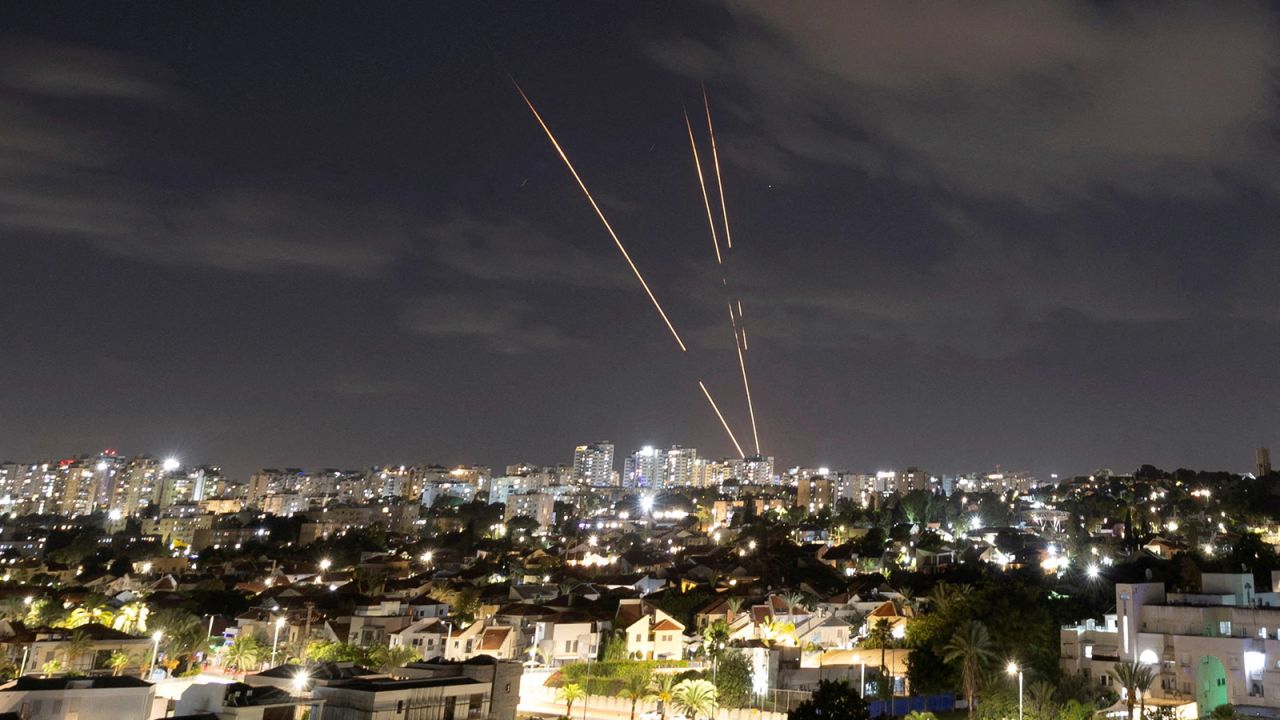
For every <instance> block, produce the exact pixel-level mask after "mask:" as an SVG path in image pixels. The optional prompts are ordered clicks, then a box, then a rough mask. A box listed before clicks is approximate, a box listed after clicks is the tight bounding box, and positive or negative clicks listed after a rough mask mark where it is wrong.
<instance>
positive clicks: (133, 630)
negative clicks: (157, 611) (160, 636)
mask: <svg viewBox="0 0 1280 720" xmlns="http://www.w3.org/2000/svg"><path fill="white" fill-rule="evenodd" d="M150 614H151V610H150V609H149V608H148V607H147V605H146V603H143V602H139V601H134V602H131V603H128V604H126V605H124V606H123V607H121V608H120V610H119V611H117V612H116V616H115V618H113V619H112V621H111V627H113V628H115V629H116V630H119V631H120V632H123V633H129V634H130V635H138V634H140V633H144V632H146V631H147V616H148V615H150Z"/></svg>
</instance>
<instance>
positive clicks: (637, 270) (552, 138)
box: [511, 79, 709, 397]
mask: <svg viewBox="0 0 1280 720" xmlns="http://www.w3.org/2000/svg"><path fill="white" fill-rule="evenodd" d="M511 84H512V85H515V86H516V92H518V93H520V97H521V98H524V103H525V104H526V105H528V106H529V112H531V113H533V117H534V119H535V120H537V121H538V124H539V125H541V126H542V131H543V132H544V133H546V134H547V139H548V140H550V141H551V145H552V146H553V147H554V148H555V149H556V152H557V153H558V154H559V155H560V159H561V160H563V161H564V164H565V167H567V168H569V172H570V173H571V174H572V175H573V179H574V180H577V181H578V187H580V188H582V193H583V194H584V195H586V196H587V202H589V203H591V208H592V209H593V210H595V211H596V216H597V217H599V218H600V222H601V223H603V224H604V229H605V230H608V231H609V236H610V237H612V238H613V242H614V244H616V245H617V246H618V252H620V253H622V257H623V259H625V260H626V261H627V265H630V266H631V272H633V273H635V276H636V280H639V281H640V287H642V288H644V291H645V294H646V295H648V296H649V300H650V301H652V302H653V307H654V309H656V310H657V311H658V315H660V316H662V322H664V323H666V324H667V329H668V330H670V331H671V336H672V337H674V338H675V339H676V344H677V345H679V346H680V352H686V351H687V348H686V347H685V346H684V341H683V340H681V339H680V333H678V332H676V326H675V325H672V324H671V319H670V318H668V317H667V313H666V312H665V311H664V310H663V309H662V304H661V303H659V302H658V298H657V297H656V296H654V294H653V290H650V289H649V283H647V282H645V280H644V276H643V275H641V274H640V268H638V267H636V264H635V261H633V260H632V259H631V255H630V253H628V252H627V249H626V248H625V247H623V245H622V241H621V240H619V239H618V234H617V233H616V232H614V231H613V226H612V225H610V224H609V220H608V219H607V218H605V216H604V211H602V210H601V209H600V206H599V205H597V204H596V199H595V198H594V197H592V196H591V191H590V190H588V189H587V184H586V183H584V182H583V181H582V177H581V176H579V175H578V171H577V170H576V169H574V167H573V163H571V162H569V156H568V155H566V154H565V152H564V148H562V147H560V143H559V142H558V141H557V140H556V136H555V135H553V134H552V133H551V128H549V127H547V123H546V122H544V121H543V120H542V116H541V115H539V114H538V109H537V108H535V107H534V106H533V101H531V100H530V99H529V96H528V95H525V93H524V89H523V88H521V87H520V83H517V82H516V81H515V79H512V80H511ZM708 397H709V396H708Z"/></svg>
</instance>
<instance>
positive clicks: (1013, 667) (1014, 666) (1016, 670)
mask: <svg viewBox="0 0 1280 720" xmlns="http://www.w3.org/2000/svg"><path fill="white" fill-rule="evenodd" d="M1005 672H1007V673H1009V674H1010V675H1017V676H1018V720H1022V668H1020V667H1018V663H1016V662H1013V661H1010V662H1009V666H1008V667H1006V668H1005Z"/></svg>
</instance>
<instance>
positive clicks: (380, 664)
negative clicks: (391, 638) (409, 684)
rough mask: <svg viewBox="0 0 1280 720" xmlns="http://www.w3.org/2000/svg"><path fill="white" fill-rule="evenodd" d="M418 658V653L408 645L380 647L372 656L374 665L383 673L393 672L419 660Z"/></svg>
mask: <svg viewBox="0 0 1280 720" xmlns="http://www.w3.org/2000/svg"><path fill="white" fill-rule="evenodd" d="M418 657H419V656H418V653H417V651H416V650H414V649H413V648H411V647H408V646H406V645H397V646H395V647H381V646H379V647H378V648H377V649H376V650H374V651H373V654H372V660H373V664H374V665H376V666H377V669H379V670H381V671H382V672H391V671H392V670H394V669H396V668H399V667H404V666H405V665H408V664H409V663H411V662H413V661H414V660H417V659H418Z"/></svg>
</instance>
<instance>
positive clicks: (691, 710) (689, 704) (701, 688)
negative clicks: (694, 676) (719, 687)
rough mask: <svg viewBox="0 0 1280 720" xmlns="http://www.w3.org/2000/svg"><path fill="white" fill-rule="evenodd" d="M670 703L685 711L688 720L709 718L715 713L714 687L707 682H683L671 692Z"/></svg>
mask: <svg viewBox="0 0 1280 720" xmlns="http://www.w3.org/2000/svg"><path fill="white" fill-rule="evenodd" d="M671 701H672V703H673V704H674V705H675V706H676V707H678V708H680V709H681V710H684V711H685V714H686V715H688V716H689V720H698V717H699V716H705V717H708V718H710V717H711V716H712V715H713V714H715V711H716V704H717V702H716V686H715V685H712V684H711V681H709V680H683V681H681V682H680V683H679V684H678V685H676V687H675V690H674V691H672V695H671Z"/></svg>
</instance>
